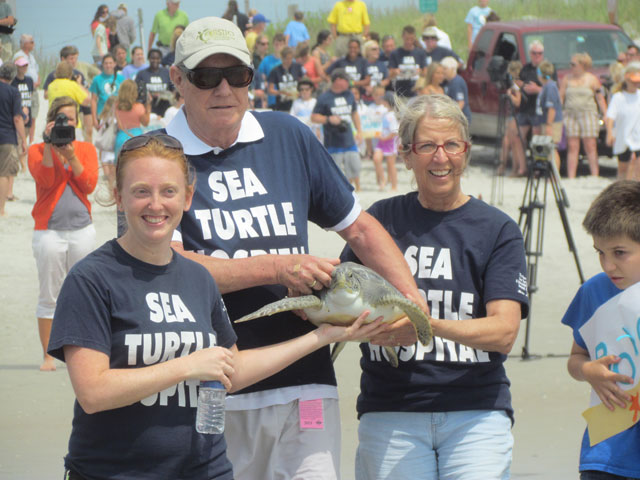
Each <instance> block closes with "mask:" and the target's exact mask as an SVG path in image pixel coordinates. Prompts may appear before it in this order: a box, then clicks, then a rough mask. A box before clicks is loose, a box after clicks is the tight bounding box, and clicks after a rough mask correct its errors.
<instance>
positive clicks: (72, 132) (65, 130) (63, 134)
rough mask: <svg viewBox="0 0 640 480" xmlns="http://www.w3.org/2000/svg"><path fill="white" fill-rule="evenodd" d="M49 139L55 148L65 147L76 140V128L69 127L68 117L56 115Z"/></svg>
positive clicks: (62, 114)
mask: <svg viewBox="0 0 640 480" xmlns="http://www.w3.org/2000/svg"><path fill="white" fill-rule="evenodd" d="M50 138H51V144H52V145H55V146H57V147H60V146H62V145H67V144H68V143H71V142H73V141H74V140H75V139H76V128H75V127H74V126H73V125H69V117H67V116H66V115H65V114H64V113H59V114H57V115H56V119H55V122H54V124H53V128H52V129H51V135H50Z"/></svg>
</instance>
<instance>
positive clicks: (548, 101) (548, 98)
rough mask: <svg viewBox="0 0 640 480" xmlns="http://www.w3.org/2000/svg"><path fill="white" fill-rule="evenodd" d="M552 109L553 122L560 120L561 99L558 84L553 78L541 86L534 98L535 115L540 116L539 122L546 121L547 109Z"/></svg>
mask: <svg viewBox="0 0 640 480" xmlns="http://www.w3.org/2000/svg"><path fill="white" fill-rule="evenodd" d="M550 108H553V109H554V113H555V114H554V116H553V122H561V121H562V101H561V100H560V92H559V91H558V85H557V84H556V82H554V81H553V80H549V81H548V82H547V83H545V84H544V85H543V87H542V90H541V91H540V93H539V94H538V98H537V99H536V115H539V116H540V117H541V123H547V114H548V113H549V109H550Z"/></svg>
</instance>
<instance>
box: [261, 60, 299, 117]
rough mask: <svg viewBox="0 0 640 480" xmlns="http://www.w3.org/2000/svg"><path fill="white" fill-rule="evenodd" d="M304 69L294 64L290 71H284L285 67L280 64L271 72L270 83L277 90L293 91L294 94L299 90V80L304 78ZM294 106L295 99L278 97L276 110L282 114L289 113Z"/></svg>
mask: <svg viewBox="0 0 640 480" xmlns="http://www.w3.org/2000/svg"><path fill="white" fill-rule="evenodd" d="M304 73H305V72H304V68H303V66H302V65H300V64H299V63H295V62H293V63H292V64H291V66H290V67H289V70H285V69H284V65H283V64H280V65H277V66H276V67H274V68H273V70H271V72H269V77H268V79H267V80H268V82H269V83H273V84H274V85H275V88H276V90H281V91H286V90H293V91H294V92H295V91H296V90H297V88H298V80H300V79H301V78H302V77H303V76H304ZM291 105H293V99H292V98H291V97H281V96H280V95H278V96H277V97H276V104H275V107H274V108H275V109H276V110H278V111H281V112H289V110H291Z"/></svg>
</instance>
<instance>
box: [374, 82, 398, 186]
mask: <svg viewBox="0 0 640 480" xmlns="http://www.w3.org/2000/svg"><path fill="white" fill-rule="evenodd" d="M373 98H374V100H375V102H376V103H379V104H380V105H383V106H384V108H385V110H386V111H385V113H384V115H383V116H382V131H381V134H380V138H379V139H378V143H377V144H376V147H375V150H374V152H373V164H374V165H375V168H376V180H377V182H378V187H379V188H380V191H383V190H384V189H385V187H386V184H387V182H386V180H385V178H384V170H383V168H382V161H383V160H386V161H387V174H388V176H389V183H390V184H391V191H392V192H397V191H398V172H397V170H396V157H397V155H398V147H397V142H396V137H397V136H398V120H397V119H396V114H395V112H394V109H393V106H394V104H395V101H394V98H393V93H391V92H385V91H384V87H379V88H378V87H376V89H375V90H374V96H373Z"/></svg>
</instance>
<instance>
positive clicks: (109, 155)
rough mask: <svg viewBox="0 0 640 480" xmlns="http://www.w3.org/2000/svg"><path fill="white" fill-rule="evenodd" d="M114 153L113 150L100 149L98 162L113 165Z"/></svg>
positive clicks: (114, 161) (114, 160)
mask: <svg viewBox="0 0 640 480" xmlns="http://www.w3.org/2000/svg"><path fill="white" fill-rule="evenodd" d="M115 163H116V154H115V153H113V152H105V151H102V150H101V151H100V164H101V165H115Z"/></svg>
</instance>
